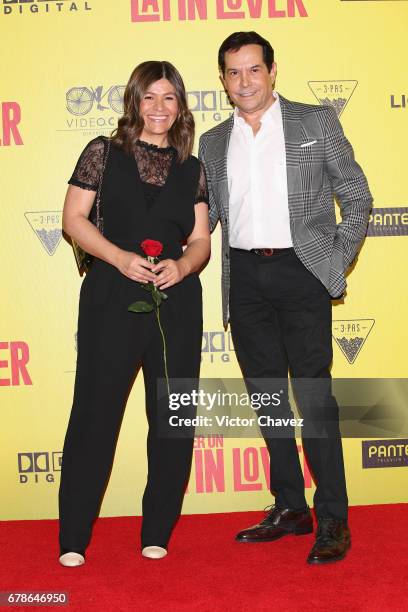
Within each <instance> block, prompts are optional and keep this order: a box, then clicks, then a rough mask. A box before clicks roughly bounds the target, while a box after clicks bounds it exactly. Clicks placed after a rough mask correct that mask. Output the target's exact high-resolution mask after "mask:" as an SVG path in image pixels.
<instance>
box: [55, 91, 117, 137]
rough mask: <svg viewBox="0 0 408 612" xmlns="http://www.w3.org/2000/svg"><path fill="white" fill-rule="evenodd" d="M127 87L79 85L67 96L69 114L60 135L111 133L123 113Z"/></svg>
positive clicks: (66, 103) (66, 105) (68, 92)
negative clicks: (68, 133) (66, 133)
mask: <svg viewBox="0 0 408 612" xmlns="http://www.w3.org/2000/svg"><path fill="white" fill-rule="evenodd" d="M124 93H125V86H124V85H109V86H105V85H97V86H96V87H92V86H83V85H78V86H77V85H75V86H74V87H70V88H69V89H68V90H67V91H66V93H65V108H66V110H67V111H68V113H69V114H68V115H67V116H66V117H65V125H64V128H63V129H60V130H58V131H60V132H83V134H84V135H90V134H94V133H98V134H101V133H106V134H110V133H111V132H112V130H113V129H115V128H116V126H117V122H118V117H119V116H120V115H122V113H123V96H124Z"/></svg>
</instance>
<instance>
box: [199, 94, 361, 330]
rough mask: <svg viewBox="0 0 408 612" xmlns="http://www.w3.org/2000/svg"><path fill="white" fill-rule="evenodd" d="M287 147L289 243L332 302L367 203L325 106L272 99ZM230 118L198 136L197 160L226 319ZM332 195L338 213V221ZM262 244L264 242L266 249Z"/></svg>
mask: <svg viewBox="0 0 408 612" xmlns="http://www.w3.org/2000/svg"><path fill="white" fill-rule="evenodd" d="M279 100H280V104H281V109H282V120H283V131H284V136H285V147H286V165H287V180H288V197H289V218H290V229H291V235H292V241H293V246H294V249H295V252H296V254H297V256H298V257H299V259H300V260H301V261H302V262H303V264H304V265H305V266H306V268H308V270H310V271H311V272H312V273H313V274H314V275H315V276H316V277H317V278H318V279H319V280H320V281H321V282H322V283H323V285H324V286H325V287H326V288H327V290H328V292H329V293H330V295H331V296H332V297H333V298H338V297H340V296H341V295H343V293H344V290H345V288H346V280H345V272H346V270H347V268H348V267H349V266H350V264H351V263H352V262H353V261H354V259H355V258H356V255H357V252H358V250H359V247H360V245H361V243H362V241H363V239H364V236H365V234H366V231H367V224H368V218H369V213H370V209H371V204H372V197H371V193H370V190H369V187H368V184H367V180H366V178H365V176H364V173H363V171H362V169H361V168H360V166H359V165H358V163H357V162H356V161H355V159H354V153H353V149H352V147H351V145H350V143H349V142H348V140H347V139H346V137H345V136H344V133H343V129H342V127H341V125H340V122H339V120H338V118H337V115H336V112H335V110H334V108H332V107H331V106H315V105H312V104H302V103H299V102H291V101H289V100H286V99H285V98H284V97H283V96H281V95H280V96H279ZM233 123H234V119H233V116H231V117H230V118H229V119H227V120H226V121H224V122H223V123H220V124H219V125H217V126H215V127H214V128H212V129H211V130H209V131H208V132H206V133H205V134H203V135H202V136H201V138H200V146H199V154H198V156H199V158H200V159H201V160H202V162H203V164H204V167H205V171H206V175H207V181H208V189H209V198H210V209H209V213H210V226H211V231H212V230H213V229H214V228H215V226H216V225H217V222H218V220H220V222H221V226H222V282H221V285H222V310H223V323H224V326H225V327H227V325H228V320H229V307H228V302H229V289H230V268H229V194H228V178H227V152H228V143H229V138H230V135H231V130H232V127H233ZM334 197H336V199H337V201H338V204H339V206H340V211H341V218H342V220H341V223H339V224H337V222H336V214H335V203H334ZM265 246H267V245H265Z"/></svg>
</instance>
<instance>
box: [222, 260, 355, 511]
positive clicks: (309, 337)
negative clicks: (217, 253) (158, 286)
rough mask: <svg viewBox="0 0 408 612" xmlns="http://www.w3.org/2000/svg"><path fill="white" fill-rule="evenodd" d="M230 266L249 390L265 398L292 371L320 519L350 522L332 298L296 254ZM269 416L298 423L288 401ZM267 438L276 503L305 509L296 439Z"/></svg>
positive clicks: (235, 332) (233, 313)
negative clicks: (334, 374) (335, 390)
mask: <svg viewBox="0 0 408 612" xmlns="http://www.w3.org/2000/svg"><path fill="white" fill-rule="evenodd" d="M230 262H231V290H230V324H231V333H232V338H233V341H234V346H235V350H236V354H237V358H238V361H239V364H240V366H241V369H242V371H243V374H244V377H245V380H246V384H247V386H248V387H250V388H251V391H253V390H254V389H257V390H262V391H265V390H266V389H267V387H268V384H269V383H267V380H271V385H272V379H284V380H286V379H287V376H288V370H289V371H290V374H291V377H292V381H294V383H293V385H292V386H293V387H294V393H295V397H296V402H297V405H298V407H299V410H300V412H301V414H302V417H303V418H304V421H305V428H304V429H303V434H304V435H303V436H302V438H303V439H302V442H303V448H304V451H305V454H306V458H307V461H308V464H309V467H310V469H311V472H312V475H313V477H314V480H315V482H316V487H317V488H316V492H315V495H314V508H315V512H316V515H317V517H318V518H321V517H334V518H337V519H343V520H345V519H347V507H348V500H347V492H346V483H345V474H344V462H343V451H342V443H341V436H340V431H339V426H338V405H337V402H336V400H335V398H334V397H333V396H332V395H331V375H330V367H331V362H332V338H331V321H332V316H331V300H330V296H329V294H328V292H327V290H326V289H325V287H324V286H323V285H322V284H321V282H320V281H319V280H318V279H316V278H315V277H314V276H313V274H312V273H311V272H309V271H308V270H307V269H306V268H305V266H304V265H303V264H302V263H301V261H300V260H299V259H298V257H297V256H296V254H295V251H294V249H289V250H287V251H282V252H281V253H276V254H274V255H273V256H271V257H265V256H259V255H256V254H254V253H251V252H247V251H241V250H236V249H231V251H230ZM304 379H307V381H306V380H304ZM311 379H315V380H316V382H315V384H314V383H313V381H311ZM302 380H303V384H302ZM271 385H270V386H271ZM275 391H276V389H275ZM269 414H271V415H272V416H276V417H282V416H285V417H287V416H293V414H291V412H290V407H289V404H288V403H287V402H286V405H285V402H283V403H282V405H281V406H280V407H279V409H274V411H272V412H269ZM313 432H315V433H316V436H315V437H313ZM262 433H263V435H264V437H265V442H266V445H267V447H268V450H269V454H270V460H271V467H270V470H271V471H270V482H271V491H272V493H273V494H274V495H275V501H276V504H277V505H278V506H279V507H282V508H293V509H301V508H304V507H305V506H306V499H305V494H304V479H303V474H302V470H301V466H300V461H299V454H298V451H297V445H296V440H295V438H294V436H293V437H292V436H291V435H290V433H289V435H288V430H287V428H286V431H285V433H284V434H283V435H279V434H278V433H277V432H271V430H270V428H269V429H268V428H265V429H263V430H262ZM317 434H318V435H317Z"/></svg>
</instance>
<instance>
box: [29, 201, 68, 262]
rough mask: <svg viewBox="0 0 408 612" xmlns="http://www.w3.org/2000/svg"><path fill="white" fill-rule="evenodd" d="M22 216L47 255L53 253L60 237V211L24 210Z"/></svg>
mask: <svg viewBox="0 0 408 612" xmlns="http://www.w3.org/2000/svg"><path fill="white" fill-rule="evenodd" d="M24 216H25V218H26V219H27V221H28V223H29V224H30V227H31V229H32V230H33V232H34V233H35V235H36V236H37V238H38V239H39V241H40V242H41V244H42V245H43V247H44V249H45V250H46V251H47V253H48V255H54V253H55V251H56V250H57V247H58V245H59V243H60V242H61V238H62V230H61V211H60V210H47V211H39V212H26V213H24Z"/></svg>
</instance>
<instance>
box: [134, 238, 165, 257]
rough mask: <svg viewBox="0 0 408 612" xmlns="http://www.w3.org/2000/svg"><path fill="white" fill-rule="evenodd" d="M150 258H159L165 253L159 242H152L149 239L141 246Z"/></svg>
mask: <svg viewBox="0 0 408 612" xmlns="http://www.w3.org/2000/svg"><path fill="white" fill-rule="evenodd" d="M140 246H141V247H142V249H143V250H144V252H145V253H146V255H147V256H148V257H158V256H159V255H160V253H161V252H162V251H163V245H162V243H161V242H159V241H158V240H150V239H149V238H147V239H146V240H143V242H142V243H141V244H140Z"/></svg>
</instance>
